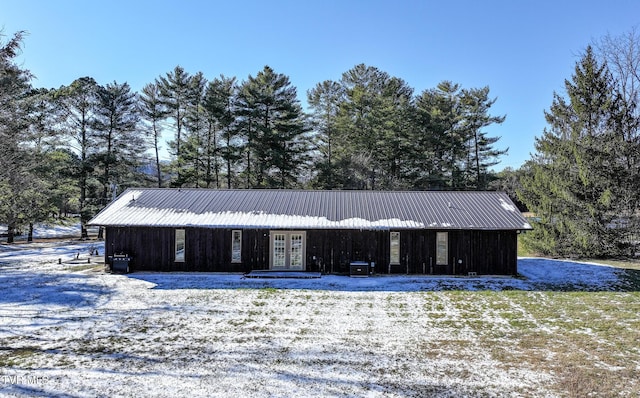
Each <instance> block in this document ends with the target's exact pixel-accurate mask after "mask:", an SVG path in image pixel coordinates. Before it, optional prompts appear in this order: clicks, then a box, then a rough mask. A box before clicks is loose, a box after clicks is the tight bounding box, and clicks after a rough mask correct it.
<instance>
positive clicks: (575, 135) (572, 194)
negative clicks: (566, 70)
mask: <svg viewBox="0 0 640 398" xmlns="http://www.w3.org/2000/svg"><path fill="white" fill-rule="evenodd" d="M565 88H566V94H567V97H566V98H565V97H562V96H560V95H558V94H555V95H554V100H553V103H552V105H551V108H550V110H549V112H546V113H545V116H546V119H547V123H548V124H549V128H548V129H545V131H544V133H543V135H542V137H540V138H538V139H536V150H537V153H536V155H535V157H534V158H533V159H532V160H531V161H530V162H529V164H528V167H530V168H531V169H532V173H531V174H530V176H529V177H527V178H524V179H523V191H522V192H521V198H522V199H523V202H524V203H525V204H526V205H527V207H528V208H529V209H531V210H532V211H534V212H535V213H536V214H537V216H538V217H539V219H540V221H539V222H538V223H536V225H535V226H534V227H535V228H534V231H533V232H532V233H528V234H526V235H525V242H526V244H527V245H528V246H529V247H531V248H532V249H534V250H537V251H540V252H542V253H544V254H551V255H560V256H566V255H578V256H585V257H591V256H616V255H621V254H624V253H625V247H624V246H625V243H624V242H623V241H621V240H620V239H619V232H620V230H619V229H618V228H617V227H616V225H618V224H619V221H620V219H619V217H620V214H619V213H620V208H619V206H618V203H619V202H618V198H619V197H620V195H621V191H620V187H619V185H618V184H617V183H616V181H617V178H616V173H617V168H616V167H615V165H616V164H617V163H618V156H619V155H618V148H619V147H620V145H623V143H624V134H622V131H621V130H620V129H619V128H618V127H619V126H617V123H616V121H617V120H619V119H620V118H621V117H623V116H622V115H621V113H623V112H624V109H625V107H624V106H623V105H622V102H621V98H620V97H619V96H618V95H617V93H616V90H615V86H614V81H613V79H612V77H611V74H610V72H609V70H608V69H607V66H606V64H605V63H602V64H601V63H599V62H598V61H597V59H596V57H595V56H594V53H593V50H592V48H591V47H588V48H587V50H586V52H585V54H584V56H583V57H582V59H581V60H580V61H579V62H578V63H577V64H576V67H575V71H574V74H573V76H572V78H571V80H567V81H565Z"/></svg>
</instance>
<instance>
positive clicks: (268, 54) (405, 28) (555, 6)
mask: <svg viewBox="0 0 640 398" xmlns="http://www.w3.org/2000/svg"><path fill="white" fill-rule="evenodd" d="M0 26H2V27H3V29H4V34H5V35H10V34H13V32H15V31H17V30H26V31H28V33H29V35H28V36H27V37H26V40H25V43H24V51H23V54H22V55H21V57H20V62H21V64H22V66H23V67H25V68H27V69H29V70H31V72H32V73H33V74H34V75H35V76H36V78H37V79H36V80H34V81H33V84H34V86H36V87H47V88H52V87H55V88H57V87H60V86H62V85H67V84H69V83H71V82H72V81H73V80H75V79H76V78H79V77H82V76H91V77H93V78H95V79H96V80H97V81H98V82H99V83H101V84H106V83H109V82H113V81H117V82H119V83H122V82H128V83H129V84H130V85H131V87H132V88H133V89H134V90H139V89H141V88H142V86H144V85H145V84H146V83H149V82H152V81H153V80H154V79H155V78H156V77H158V76H160V75H162V74H165V73H167V72H169V71H171V70H172V69H173V68H174V67H175V66H176V65H181V66H182V67H184V68H185V69H186V70H187V71H188V72H190V73H196V72H198V71H202V72H203V73H204V75H205V76H206V77H207V78H209V79H213V78H215V77H217V76H219V75H220V74H224V75H226V76H236V77H237V78H238V79H239V80H240V81H242V80H244V79H246V78H247V76H249V75H255V74H256V73H258V72H259V71H260V70H262V68H263V67H264V66H265V65H269V66H271V67H272V68H273V69H274V70H275V71H276V72H278V73H283V74H285V75H287V76H289V78H290V80H291V82H292V84H293V85H295V86H296V87H297V89H298V97H299V98H300V100H301V101H302V103H303V105H304V104H306V92H307V90H309V89H311V88H313V87H314V86H315V85H316V84H317V83H319V82H322V81H323V80H327V79H330V80H339V79H340V77H341V75H342V73H343V72H346V71H347V70H349V69H351V68H352V67H353V66H355V65H356V64H359V63H364V64H366V65H369V66H375V67H377V68H379V69H381V70H383V71H385V72H387V73H389V74H390V75H392V76H396V77H399V78H402V79H404V80H405V81H406V82H407V83H408V84H409V85H410V86H411V87H413V88H414V89H415V92H416V94H419V93H421V92H422V91H423V90H425V89H430V88H433V87H435V86H436V85H437V84H438V83H439V82H441V81H443V80H451V81H453V82H455V83H459V84H461V85H462V87H464V88H472V87H484V86H489V87H490V89H491V93H490V94H491V96H492V97H497V102H496V103H495V105H494V106H493V108H492V111H491V113H492V114H494V115H506V116H507V118H506V121H505V122H504V123H503V124H502V125H500V126H491V127H489V128H487V130H486V131H487V132H488V133H489V135H492V136H500V137H502V138H501V140H500V141H499V143H498V146H499V147H501V148H506V147H509V154H508V155H507V156H505V157H503V158H502V163H501V164H500V165H498V166H497V167H496V169H498V170H499V169H502V168H504V167H507V166H510V167H515V168H517V167H519V166H520V165H521V164H522V163H523V162H524V161H525V160H527V159H529V157H530V153H531V152H533V151H534V147H533V145H534V137H535V136H539V135H540V134H541V133H542V131H543V129H544V127H545V125H546V124H545V120H544V113H543V112H544V110H545V109H548V108H549V106H550V105H551V101H552V99H553V93H554V91H555V92H559V93H563V90H564V80H565V79H568V78H570V77H571V74H572V73H573V68H574V64H575V62H576V61H577V60H578V56H579V54H580V53H581V51H583V50H584V48H585V47H586V46H587V45H588V44H589V43H591V42H593V41H594V40H598V39H600V38H602V37H603V36H604V35H607V34H611V35H612V36H618V35H621V34H624V33H628V32H629V31H630V30H631V28H632V27H634V26H640V2H638V1H636V0H608V1H606V2H605V1H594V0H585V1H562V0H554V1H548V0H538V1H518V0H511V1H491V0H488V1H472V0H469V1H467V0H449V1H417V0H395V1H381V0H380V1H376V0H370V1H359V0H351V1H349V0H343V1H337V0H323V1H315V0H296V1H275V0H272V1H267V0H264V1H243V0H235V1H227V2H219V1H204V0H202V1H194V0H182V1H169V0H164V1H160V0H158V1H142V0H140V1H136V0H129V1H120V0H112V1H87V0H85V1H71V0H67V1H65V0H57V1H48V0H41V1H35V0H21V1H15V0H0Z"/></svg>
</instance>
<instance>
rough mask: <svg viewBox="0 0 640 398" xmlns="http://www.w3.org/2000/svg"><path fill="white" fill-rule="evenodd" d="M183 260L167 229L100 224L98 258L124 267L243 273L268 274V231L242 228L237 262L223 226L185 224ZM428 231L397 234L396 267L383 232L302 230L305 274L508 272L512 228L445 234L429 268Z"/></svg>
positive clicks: (431, 241) (431, 242) (513, 256)
mask: <svg viewBox="0 0 640 398" xmlns="http://www.w3.org/2000/svg"><path fill="white" fill-rule="evenodd" d="M183 229H185V234H186V242H185V250H186V253H185V261H184V262H182V263H180V262H175V261H174V256H175V253H174V251H175V229H174V228H154V227H108V228H107V229H106V238H105V256H107V257H108V256H112V255H113V254H116V253H123V252H124V253H127V254H130V255H131V256H132V257H133V261H132V263H131V268H132V270H134V271H136V270H138V271H142V270H148V271H201V272H249V271H251V270H254V269H255V270H260V269H269V255H270V253H269V232H270V231H269V230H267V229H244V230H242V262H241V263H232V262H231V243H232V242H231V240H232V232H231V231H232V230H231V229H215V228H189V227H185V228H183ZM436 232H437V231H435V230H402V231H400V264H399V265H391V266H390V265H389V254H390V253H389V251H390V247H389V244H390V242H389V236H390V234H389V231H375V230H374V231H369V230H366V231H359V230H309V231H307V234H306V269H307V270H308V271H321V272H324V273H337V274H340V273H343V274H346V273H348V272H349V264H350V262H352V261H367V262H375V270H376V272H377V273H388V272H391V273H402V274H405V273H409V274H432V273H433V274H447V275H450V274H454V273H455V274H456V275H467V274H468V273H469V272H476V273H477V274H478V275H487V274H495V275H514V274H515V273H516V272H517V234H516V232H515V231H471V230H454V231H448V237H449V253H448V255H449V264H448V265H446V266H445V265H442V266H436V265H435V250H436Z"/></svg>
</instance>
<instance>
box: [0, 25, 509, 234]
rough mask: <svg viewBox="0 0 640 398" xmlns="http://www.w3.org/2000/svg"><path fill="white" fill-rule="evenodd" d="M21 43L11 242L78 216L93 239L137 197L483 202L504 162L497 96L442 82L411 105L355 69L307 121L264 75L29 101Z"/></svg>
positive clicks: (370, 72)
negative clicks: (209, 194)
mask: <svg viewBox="0 0 640 398" xmlns="http://www.w3.org/2000/svg"><path fill="white" fill-rule="evenodd" d="M23 35H24V32H18V33H16V34H14V35H13V36H12V37H10V38H9V39H8V40H4V41H0V101H1V104H2V108H1V109H0V142H2V145H1V146H0V199H2V200H1V201H0V223H2V224H6V225H7V226H8V234H9V237H8V240H9V241H11V240H12V239H13V233H14V231H15V230H16V229H18V228H20V229H21V228H29V230H32V227H33V224H34V223H37V222H42V221H47V220H49V219H50V218H51V217H56V216H63V215H66V214H79V215H80V219H81V225H82V237H86V236H87V231H86V222H87V221H88V220H89V219H90V218H91V217H92V216H93V215H94V214H95V213H96V212H97V211H99V210H100V209H101V208H103V207H104V206H105V205H106V204H107V203H108V202H109V201H110V200H112V198H113V197H115V195H116V194H117V193H118V192H120V191H121V190H123V189H125V188H127V187H131V186H157V187H197V188H301V189H376V190H391V189H405V190H407V189H415V190H424V189H449V190H471V189H487V188H489V186H490V184H491V183H492V181H493V179H495V175H494V173H493V172H492V170H491V167H492V166H494V165H496V164H497V163H498V161H499V158H500V156H502V155H504V154H505V153H506V151H507V149H498V148H497V147H496V144H497V142H498V140H499V137H492V136H489V134H488V132H487V128H488V127H490V126H491V125H493V124H500V123H502V122H503V121H504V118H505V117H504V116H493V115H491V114H490V108H491V106H492V105H493V104H494V103H495V101H496V100H495V99H494V98H491V97H490V96H489V88H488V87H482V88H462V87H461V86H460V85H459V84H455V83H453V82H450V81H443V82H442V83H440V84H438V85H437V87H435V88H433V89H428V90H425V91H423V92H422V93H420V94H419V95H415V94H414V90H413V89H412V88H411V87H410V86H409V85H408V84H407V83H406V82H405V81H403V80H402V79H400V78H397V77H393V76H390V75H389V74H387V73H386V72H383V71H381V70H379V69H377V68H375V67H372V66H366V65H364V64H360V65H356V66H355V67H354V68H352V69H350V70H349V71H347V72H345V73H344V74H343V75H342V76H341V78H340V79H339V80H336V81H331V80H328V81H324V82H321V83H318V84H317V85H316V86H315V87H313V88H312V89H310V90H309V91H308V92H307V103H308V109H307V110H306V111H305V110H303V108H302V104H301V102H300V100H299V98H298V93H297V89H296V87H294V86H293V85H292V84H291V82H290V80H289V77H288V76H286V75H284V74H281V73H277V72H276V71H274V70H273V69H272V68H270V67H269V66H265V67H264V69H263V70H261V71H259V72H258V73H257V74H256V75H255V76H251V75H250V76H248V77H247V79H246V80H244V81H238V80H237V78H235V77H226V76H223V75H221V76H219V77H215V78H213V79H212V80H208V79H207V78H206V77H205V76H204V75H203V74H202V73H201V72H197V73H193V74H192V73H189V72H187V71H185V70H184V69H183V68H182V67H180V66H176V67H175V68H174V69H173V70H171V71H169V72H167V73H166V74H163V75H161V76H158V77H157V78H155V79H154V80H153V81H152V82H150V83H148V84H146V85H145V86H144V87H143V88H142V89H141V91H140V92H139V93H137V92H134V91H133V90H132V89H131V87H130V86H129V85H128V84H127V83H118V82H115V81H114V82H112V83H108V84H106V85H101V84H99V83H97V82H96V81H95V80H94V79H93V78H91V77H80V78H78V79H76V80H75V81H73V82H71V83H70V84H69V85H65V86H62V87H59V88H55V89H44V88H34V87H33V86H32V85H31V80H32V78H33V76H32V75H31V74H30V72H29V71H28V70H26V69H24V68H22V67H20V66H19V65H17V64H16V62H15V59H16V57H17V56H18V54H19V52H20V48H21V44H22V40H23ZM4 37H5V36H1V35H0V40H1V39H2V38H4ZM165 142H166V145H167V148H163V146H164V145H165ZM163 152H168V156H166V155H163Z"/></svg>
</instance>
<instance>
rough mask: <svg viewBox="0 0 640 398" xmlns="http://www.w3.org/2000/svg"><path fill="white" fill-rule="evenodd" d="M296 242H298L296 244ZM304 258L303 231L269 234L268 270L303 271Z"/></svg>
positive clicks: (304, 242)
mask: <svg viewBox="0 0 640 398" xmlns="http://www.w3.org/2000/svg"><path fill="white" fill-rule="evenodd" d="M297 240H299V242H296V241H297ZM276 244H277V245H278V246H279V247H278V248H276ZM276 249H278V253H277V252H276ZM306 258H307V233H306V232H305V231H270V232H269V269H272V270H287V271H289V270H290V271H304V270H306V269H307V268H306V265H307V264H306Z"/></svg>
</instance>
